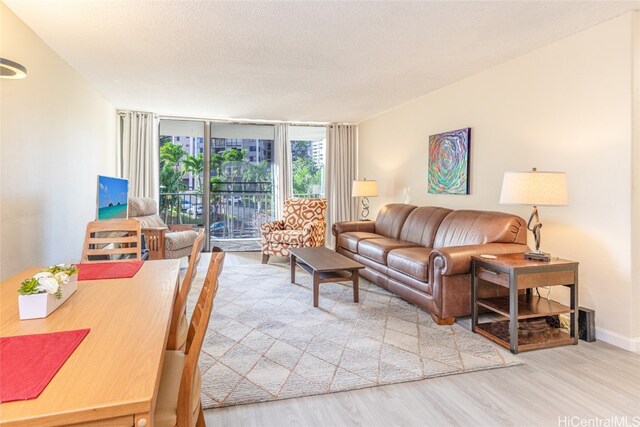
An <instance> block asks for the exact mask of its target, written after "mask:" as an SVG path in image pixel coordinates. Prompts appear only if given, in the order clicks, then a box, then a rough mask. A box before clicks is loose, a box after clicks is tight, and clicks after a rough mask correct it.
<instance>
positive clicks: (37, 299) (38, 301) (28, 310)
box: [18, 274, 78, 320]
mask: <svg viewBox="0 0 640 427" xmlns="http://www.w3.org/2000/svg"><path fill="white" fill-rule="evenodd" d="M61 286H62V298H60V299H57V298H56V297H55V295H53V294H50V293H47V292H45V293H42V294H33V295H19V296H18V309H19V310H20V320H26V319H41V318H43V317H47V316H48V315H50V314H51V313H53V312H54V311H55V310H56V309H57V308H58V307H60V306H61V305H62V303H64V302H65V301H66V300H68V299H69V297H70V296H71V295H73V293H74V292H75V291H76V290H77V289H78V274H74V275H72V276H70V277H69V282H68V283H66V284H63V285H61Z"/></svg>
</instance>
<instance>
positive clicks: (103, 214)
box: [96, 175, 129, 220]
mask: <svg viewBox="0 0 640 427" xmlns="http://www.w3.org/2000/svg"><path fill="white" fill-rule="evenodd" d="M97 193H98V202H97V213H96V219H98V220H101V219H118V218H125V219H126V218H127V202H128V200H129V181H128V180H126V179H124V178H116V177H111V176H102V175H98V191H97Z"/></svg>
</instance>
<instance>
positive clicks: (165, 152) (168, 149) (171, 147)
mask: <svg viewBox="0 0 640 427" xmlns="http://www.w3.org/2000/svg"><path fill="white" fill-rule="evenodd" d="M186 154H187V152H186V151H184V150H183V149H182V145H179V144H174V143H173V142H167V143H165V144H163V145H162V146H161V147H160V167H161V168H162V167H164V166H165V165H171V166H173V167H174V169H176V170H179V163H180V161H181V160H182V158H183V157H184V156H185V155H186Z"/></svg>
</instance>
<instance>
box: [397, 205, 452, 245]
mask: <svg viewBox="0 0 640 427" xmlns="http://www.w3.org/2000/svg"><path fill="white" fill-rule="evenodd" d="M450 212H451V209H446V208H437V207H434V206H423V207H419V208H415V209H414V210H412V211H411V213H410V214H409V216H408V217H407V220H406V221H405V222H404V225H403V226H402V230H401V231H400V240H406V241H407V242H412V243H415V244H416V245H420V246H426V247H428V248H430V247H433V240H434V239H435V237H436V232H437V231H438V227H439V226H440V223H441V222H442V220H443V219H444V218H445V217H446V216H447V215H448V214H449V213H450Z"/></svg>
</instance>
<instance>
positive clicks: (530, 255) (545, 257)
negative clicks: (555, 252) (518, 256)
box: [524, 251, 551, 262]
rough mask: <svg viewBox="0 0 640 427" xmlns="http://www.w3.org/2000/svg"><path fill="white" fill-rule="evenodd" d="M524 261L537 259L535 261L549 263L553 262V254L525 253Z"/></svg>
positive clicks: (540, 252)
mask: <svg viewBox="0 0 640 427" xmlns="http://www.w3.org/2000/svg"><path fill="white" fill-rule="evenodd" d="M524 259H535V260H538V261H546V262H549V261H551V254H550V253H548V252H542V251H538V252H525V253H524Z"/></svg>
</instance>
